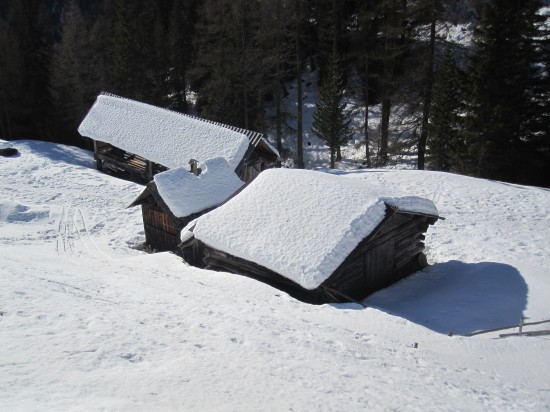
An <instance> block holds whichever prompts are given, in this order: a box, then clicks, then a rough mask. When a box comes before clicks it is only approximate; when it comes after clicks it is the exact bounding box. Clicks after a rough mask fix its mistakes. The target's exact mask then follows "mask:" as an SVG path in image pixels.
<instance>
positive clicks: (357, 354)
mask: <svg viewBox="0 0 550 412" xmlns="http://www.w3.org/2000/svg"><path fill="white" fill-rule="evenodd" d="M8 146H12V147H15V148H17V149H18V150H19V152H20V153H21V154H20V156H18V157H12V158H3V157H0V181H1V182H2V187H1V190H0V285H1V287H0V348H1V350H0V394H1V396H0V410H1V411H37V410H40V411H42V410H44V411H46V410H47V411H53V410H55V411H66V410H74V411H82V410H86V411H95V410H103V411H135V410H155V411H157V410H162V411H182V410H184V411H187V410H197V411H289V410H294V411H310V410H314V411H342V410H345V411H359V410H369V411H370V410H373V411H380V410H387V411H389V410H392V411H395V410H397V411H468V412H469V411H499V412H500V411H504V410H507V411H544V410H548V409H549V408H550V367H549V360H548V353H550V340H549V339H548V338H549V337H548V336H539V337H525V336H523V337H509V338H500V337H499V334H501V333H511V332H517V331H518V329H517V327H516V328H509V329H507V330H504V331H496V332H491V333H487V334H482V335H477V336H474V337H465V336H463V335H465V334H468V333H471V332H474V331H477V330H480V329H490V328H496V327H503V326H510V325H517V324H518V323H519V320H520V318H521V317H524V318H525V320H526V322H531V321H540V320H544V319H549V318H550V299H548V296H549V295H550V278H549V272H548V268H549V267H550V233H549V229H548V228H549V227H550V212H549V211H550V192H549V191H548V190H546V189H538V188H533V187H526V186H517V185H511V184H507V183H501V182H494V181H487V180H480V179H473V178H468V177H463V176H457V175H452V174H447V173H436V172H424V171H410V170H409V171H403V170H365V171H361V172H343V171H340V172H335V173H338V174H340V175H342V176H344V177H345V178H347V179H355V180H364V181H367V182H370V183H375V184H378V185H381V186H383V187H384V188H385V189H387V190H388V191H389V190H399V191H400V192H401V193H409V194H410V193H414V194H416V195H418V196H421V197H424V198H427V199H431V200H433V201H434V203H435V204H436V205H437V208H438V210H439V213H440V214H441V215H442V216H444V217H445V218H446V220H440V221H438V222H437V223H436V224H435V225H434V226H432V227H430V229H429V230H428V233H427V237H426V245H427V251H426V253H427V257H428V260H429V262H430V263H431V264H432V265H431V266H430V267H428V268H426V269H424V270H423V271H421V272H418V273H416V274H414V275H412V276H410V277H409V278H407V279H406V280H404V281H402V282H399V283H397V284H395V285H393V286H391V287H389V288H386V289H384V290H382V291H380V292H378V293H376V294H374V295H372V296H370V297H369V298H368V299H366V300H365V301H364V304H365V305H366V306H367V307H366V308H363V307H361V306H359V305H355V304H345V305H321V306H312V305H307V304H303V303H301V302H299V301H296V300H295V299H292V298H290V297H289V296H288V295H286V294H284V293H282V292H280V291H278V290H275V289H273V288H271V287H269V286H266V285H264V284H262V283H260V282H257V281H255V280H252V279H248V278H245V277H242V276H236V275H232V274H228V273H222V272H219V273H218V272H211V271H206V270H200V269H196V268H193V267H189V266H187V265H185V264H184V263H183V262H182V261H181V259H179V258H178V257H177V256H175V255H173V254H170V253H160V254H152V255H148V254H145V253H143V252H141V251H140V250H139V248H138V246H139V245H140V244H141V243H142V242H143V241H144V233H143V223H142V218H141V213H140V211H139V208H129V209H128V208H127V206H128V204H130V203H131V202H132V201H133V200H134V199H135V198H136V197H137V196H138V195H139V193H140V192H141V191H142V190H143V186H140V185H136V184H134V183H129V182H126V181H123V180H118V179H115V178H113V177H111V176H108V175H105V174H102V173H99V172H98V171H96V170H94V167H95V162H94V160H93V156H92V153H90V152H86V151H82V150H79V149H75V148H70V147H66V146H61V145H55V144H48V143H42V142H38V141H17V142H2V141H0V147H2V148H3V147H8ZM279 203H280V202H279ZM274 206H275V207H278V205H274ZM264 212H265V214H270V213H271V211H270V209H267V210H265V211H264ZM315 213H316V209H312V210H311V212H310V215H309V216H313V215H314V214H315ZM308 219H309V217H308ZM240 223H241V222H239V221H235V222H232V224H233V225H234V226H235V227H237V226H239V224H240ZM308 224H309V223H308V221H306V222H304V225H308ZM537 328H538V329H550V327H549V324H541V325H538V326H526V327H524V330H531V331H532V330H535V329H537ZM449 332H451V333H452V334H453V336H452V337H450V336H448V334H449ZM415 344H417V345H415ZM415 346H416V348H415Z"/></svg>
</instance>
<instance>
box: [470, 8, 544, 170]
mask: <svg viewBox="0 0 550 412" xmlns="http://www.w3.org/2000/svg"><path fill="white" fill-rule="evenodd" d="M538 6H539V2H538V1H537V0H505V1H502V0H498V1H497V0H490V1H489V2H488V3H487V4H486V5H485V7H484V9H483V13H482V18H481V22H480V26H479V29H478V30H477V32H476V33H475V38H474V41H475V46H476V53H475V57H474V59H473V61H472V64H471V67H470V78H471V84H472V90H471V99H470V107H469V116H468V137H469V149H470V160H471V165H470V172H471V173H473V174H476V175H479V176H482V177H487V178H494V179H502V180H507V181H523V180H524V177H523V175H524V171H523V170H522V169H524V168H525V167H526V166H525V161H524V160H525V156H526V152H525V151H526V149H527V146H526V143H527V142H529V141H531V140H532V139H533V128H532V124H533V119H534V113H535V112H536V111H537V109H536V107H534V88H535V84H536V79H537V76H539V75H540V74H539V73H538V69H537V67H536V66H535V65H534V63H535V62H536V53H535V47H534V38H535V37H536V36H537V32H536V25H535V22H536V11H537V9H538ZM527 157H528V156H527ZM522 159H523V161H522Z"/></svg>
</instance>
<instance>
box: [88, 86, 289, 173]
mask: <svg viewBox="0 0 550 412" xmlns="http://www.w3.org/2000/svg"><path fill="white" fill-rule="evenodd" d="M78 131H79V133H80V134H81V135H82V136H86V137H89V138H91V139H92V140H93V141H94V157H95V159H96V162H97V168H98V169H99V170H105V171H110V172H114V173H120V174H123V175H127V176H129V177H131V178H133V179H135V180H139V181H145V182H149V181H151V179H152V178H153V176H154V175H155V174H157V173H160V172H162V171H165V170H167V169H174V168H178V167H182V166H185V165H187V164H188V162H189V161H190V160H191V159H196V160H197V161H199V162H205V161H207V160H210V159H214V158H218V157H221V158H224V159H225V160H226V161H227V163H228V164H229V165H230V166H231V167H232V168H233V170H235V172H236V173H237V175H238V176H239V178H240V179H241V180H243V181H249V180H251V179H253V178H254V177H256V176H257V175H258V173H260V172H261V171H262V170H264V169H266V168H268V167H271V166H273V165H275V164H276V162H277V161H278V160H279V153H278V152H277V150H276V149H275V148H273V147H272V146H271V145H270V144H269V142H268V141H267V140H266V139H265V138H264V136H263V135H262V134H261V133H256V132H252V131H249V130H244V129H239V128H236V127H232V126H228V125H224V124H221V123H214V122H210V121H207V120H204V119H200V118H197V117H193V116H189V115H185V114H182V113H177V112H173V111H171V110H167V109H163V108H160V107H155V106H152V105H149V104H145V103H141V102H137V101H134V100H130V99H126V98H123V97H119V96H115V95H112V94H107V93H103V94H100V95H99V96H98V97H97V99H96V102H95V103H94V105H93V106H92V107H91V109H90V111H89V112H88V114H87V115H86V117H85V118H84V120H83V121H82V123H81V124H80V126H79V128H78Z"/></svg>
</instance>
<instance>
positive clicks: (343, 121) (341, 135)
mask: <svg viewBox="0 0 550 412" xmlns="http://www.w3.org/2000/svg"><path fill="white" fill-rule="evenodd" d="M327 65H328V67H327V72H326V75H325V80H324V82H323V85H322V86H321V90H320V96H319V101H318V102H317V109H316V111H315V113H314V114H313V124H312V131H313V133H315V134H316V135H317V136H319V138H320V139H321V140H323V141H324V142H325V143H326V144H327V146H328V147H329V150H330V167H331V169H332V168H334V166H335V162H336V153H337V151H338V148H339V147H340V146H341V145H342V144H344V143H346V142H347V141H348V140H349V139H350V137H351V136H352V133H351V131H350V122H351V118H350V115H349V113H348V112H347V111H346V109H345V106H346V105H345V103H344V102H343V101H342V97H343V87H344V82H343V79H342V74H341V69H340V67H339V61H338V55H337V52H336V42H335V43H334V45H333V48H332V54H331V55H330V58H329V60H328V64H327Z"/></svg>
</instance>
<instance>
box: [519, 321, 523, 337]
mask: <svg viewBox="0 0 550 412" xmlns="http://www.w3.org/2000/svg"><path fill="white" fill-rule="evenodd" d="M522 331H523V318H521V319H520V320H519V335H520V336H521V332H522Z"/></svg>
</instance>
